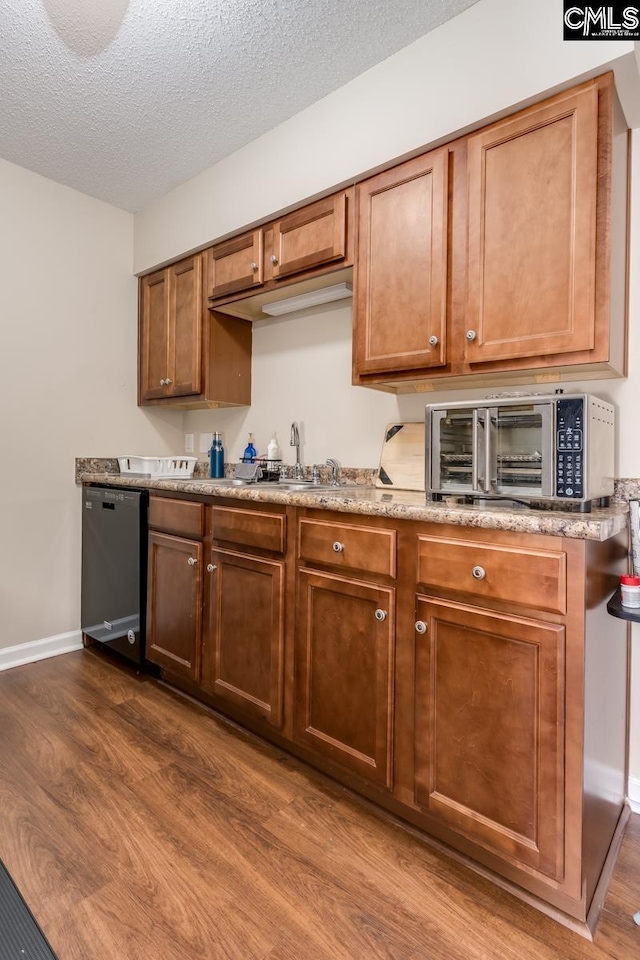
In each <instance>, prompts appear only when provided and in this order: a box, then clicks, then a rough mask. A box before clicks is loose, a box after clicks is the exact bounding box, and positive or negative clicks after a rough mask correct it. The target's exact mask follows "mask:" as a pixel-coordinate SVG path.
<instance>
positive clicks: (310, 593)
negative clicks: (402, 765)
mask: <svg viewBox="0 0 640 960" xmlns="http://www.w3.org/2000/svg"><path fill="white" fill-rule="evenodd" d="M298 610H299V615H298V628H297V637H296V712H295V736H296V739H297V740H299V741H301V742H303V743H304V744H306V745H307V746H309V747H310V748H311V749H312V750H313V751H315V752H317V753H319V754H321V755H322V756H324V757H328V758H330V759H332V760H336V761H337V762H338V763H339V764H341V765H342V766H343V767H345V768H346V769H348V770H351V771H353V772H355V773H358V774H360V775H362V776H364V777H366V778H367V779H369V780H372V781H375V782H376V783H380V784H382V785H384V786H385V787H388V786H390V785H391V776H392V762H391V761H392V748H391V730H392V717H393V641H394V622H395V618H394V590H393V588H389V587H381V586H374V585H371V584H367V583H361V582H359V581H353V580H347V579H344V578H343V577H340V576H336V575H332V574H330V573H315V572H312V571H307V570H302V571H301V572H300V574H299V582H298Z"/></svg>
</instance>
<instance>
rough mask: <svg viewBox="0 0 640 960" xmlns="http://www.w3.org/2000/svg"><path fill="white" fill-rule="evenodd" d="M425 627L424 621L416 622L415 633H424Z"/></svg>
mask: <svg viewBox="0 0 640 960" xmlns="http://www.w3.org/2000/svg"><path fill="white" fill-rule="evenodd" d="M426 632H427V625H426V623H425V622H424V620H416V633H426Z"/></svg>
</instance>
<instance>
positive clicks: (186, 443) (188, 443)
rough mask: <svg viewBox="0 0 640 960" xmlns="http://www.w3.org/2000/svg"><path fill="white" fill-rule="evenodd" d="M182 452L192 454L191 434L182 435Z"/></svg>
mask: <svg viewBox="0 0 640 960" xmlns="http://www.w3.org/2000/svg"><path fill="white" fill-rule="evenodd" d="M184 452H185V453H193V434H192V433H185V435H184Z"/></svg>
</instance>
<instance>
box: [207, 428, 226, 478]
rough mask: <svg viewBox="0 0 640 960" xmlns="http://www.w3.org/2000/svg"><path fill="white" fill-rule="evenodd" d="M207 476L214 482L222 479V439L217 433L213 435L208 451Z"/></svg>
mask: <svg viewBox="0 0 640 960" xmlns="http://www.w3.org/2000/svg"><path fill="white" fill-rule="evenodd" d="M209 476H210V477H213V478H215V479H216V480H218V479H220V477H224V447H223V446H222V437H221V436H220V434H219V433H218V432H217V431H216V433H214V435H213V440H212V441H211V449H210V450H209Z"/></svg>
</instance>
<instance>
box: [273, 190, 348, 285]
mask: <svg viewBox="0 0 640 960" xmlns="http://www.w3.org/2000/svg"><path fill="white" fill-rule="evenodd" d="M272 229H273V251H272V252H271V253H270V254H269V257H270V264H271V266H272V268H273V270H272V276H273V277H274V278H278V277H288V276H290V275H291V274H292V273H300V272H301V271H303V270H312V269H313V268H314V267H321V266H322V265H323V264H325V263H334V262H336V261H338V260H343V259H344V257H345V255H346V250H347V198H346V194H344V193H340V194H337V195H336V196H335V197H327V199H326V200H319V201H318V202H317V203H311V204H308V206H306V207H303V208H302V210H296V211H295V212H294V213H291V214H289V215H288V216H287V217H283V218H282V219H281V220H276V222H275V223H274V224H273V228H272Z"/></svg>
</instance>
